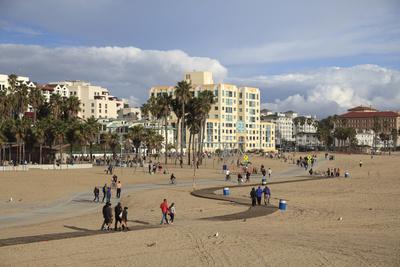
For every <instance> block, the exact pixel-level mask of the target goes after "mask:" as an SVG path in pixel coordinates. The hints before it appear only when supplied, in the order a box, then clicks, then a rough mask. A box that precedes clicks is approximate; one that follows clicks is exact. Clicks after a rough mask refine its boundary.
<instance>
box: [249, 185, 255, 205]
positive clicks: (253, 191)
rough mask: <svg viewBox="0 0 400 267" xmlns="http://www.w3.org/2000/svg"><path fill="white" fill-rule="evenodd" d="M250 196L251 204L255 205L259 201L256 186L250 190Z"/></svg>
mask: <svg viewBox="0 0 400 267" xmlns="http://www.w3.org/2000/svg"><path fill="white" fill-rule="evenodd" d="M250 198H251V206H253V207H254V206H255V205H256V201H257V196H256V189H255V188H254V187H253V188H252V189H251V191H250Z"/></svg>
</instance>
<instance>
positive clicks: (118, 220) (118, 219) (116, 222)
mask: <svg viewBox="0 0 400 267" xmlns="http://www.w3.org/2000/svg"><path fill="white" fill-rule="evenodd" d="M118 222H119V223H120V224H121V223H122V219H121V218H120V217H119V216H115V226H114V228H115V230H117V226H118Z"/></svg>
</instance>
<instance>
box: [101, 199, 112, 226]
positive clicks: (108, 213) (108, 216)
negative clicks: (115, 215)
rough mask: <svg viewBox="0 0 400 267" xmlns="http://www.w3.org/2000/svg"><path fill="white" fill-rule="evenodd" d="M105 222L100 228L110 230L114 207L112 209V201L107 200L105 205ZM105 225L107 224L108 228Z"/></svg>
mask: <svg viewBox="0 0 400 267" xmlns="http://www.w3.org/2000/svg"><path fill="white" fill-rule="evenodd" d="M103 218H104V221H103V224H102V225H101V228H100V230H110V225H111V223H112V209H111V203H110V202H107V203H106V204H105V205H104V206H103ZM105 226H107V229H106V228H104V227H105Z"/></svg>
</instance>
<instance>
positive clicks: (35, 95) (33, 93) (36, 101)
mask: <svg viewBox="0 0 400 267" xmlns="http://www.w3.org/2000/svg"><path fill="white" fill-rule="evenodd" d="M43 103H44V97H43V94H42V92H41V90H40V89H39V88H31V89H30V91H29V104H30V105H31V106H32V108H33V122H36V119H37V112H38V110H39V107H40V106H41V105H43Z"/></svg>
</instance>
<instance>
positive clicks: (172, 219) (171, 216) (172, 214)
mask: <svg viewBox="0 0 400 267" xmlns="http://www.w3.org/2000/svg"><path fill="white" fill-rule="evenodd" d="M169 217H170V218H171V219H170V221H171V222H174V218H175V214H174V213H170V214H169Z"/></svg>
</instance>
